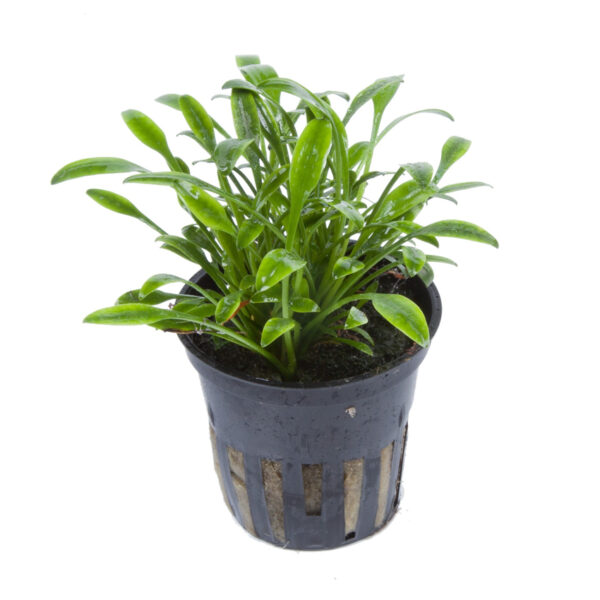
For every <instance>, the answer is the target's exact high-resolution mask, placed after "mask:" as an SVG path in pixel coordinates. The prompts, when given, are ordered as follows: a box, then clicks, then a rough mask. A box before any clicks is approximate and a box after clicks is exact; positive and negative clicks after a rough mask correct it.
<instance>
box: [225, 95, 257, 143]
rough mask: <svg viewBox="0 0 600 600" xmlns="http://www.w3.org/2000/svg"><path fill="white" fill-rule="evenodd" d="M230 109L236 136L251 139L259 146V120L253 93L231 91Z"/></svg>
mask: <svg viewBox="0 0 600 600" xmlns="http://www.w3.org/2000/svg"><path fill="white" fill-rule="evenodd" d="M231 111H232V113H233V122H234V125H235V131H236V133H237V136H238V138H240V139H241V140H247V139H249V140H253V141H254V142H256V144H257V146H260V133H261V130H260V120H259V118H258V109H257V108H256V101H255V99H254V93H253V92H248V91H245V90H239V89H234V90H233V91H232V92H231Z"/></svg>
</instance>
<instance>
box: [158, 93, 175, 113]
mask: <svg viewBox="0 0 600 600" xmlns="http://www.w3.org/2000/svg"><path fill="white" fill-rule="evenodd" d="M179 98H181V96H180V95H179V94H164V95H163V96H159V97H158V98H156V99H155V101H156V102H160V103H161V104H164V105H165V106H169V107H171V108H174V109H175V110H181V107H180V106H179Z"/></svg>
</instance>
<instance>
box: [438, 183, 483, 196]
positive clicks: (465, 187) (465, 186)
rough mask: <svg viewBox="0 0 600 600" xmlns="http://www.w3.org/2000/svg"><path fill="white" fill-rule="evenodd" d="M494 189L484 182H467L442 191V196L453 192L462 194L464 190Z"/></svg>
mask: <svg viewBox="0 0 600 600" xmlns="http://www.w3.org/2000/svg"><path fill="white" fill-rule="evenodd" d="M484 186H485V187H492V186H491V185H490V184H489V183H483V181H466V182H465V183H453V184H452V185H447V186H445V187H443V188H441V189H440V193H441V194H451V193H452V192H460V191H462V190H470V189H472V188H477V187H484Z"/></svg>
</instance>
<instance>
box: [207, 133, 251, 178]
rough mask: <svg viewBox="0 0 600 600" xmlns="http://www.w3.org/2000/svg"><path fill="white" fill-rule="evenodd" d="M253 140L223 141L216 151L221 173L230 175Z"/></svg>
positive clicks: (216, 160) (216, 159)
mask: <svg viewBox="0 0 600 600" xmlns="http://www.w3.org/2000/svg"><path fill="white" fill-rule="evenodd" d="M251 143H252V140H238V139H231V140H223V141H222V142H220V143H219V145H218V146H217V148H216V150H215V162H216V163H217V168H218V169H219V171H223V173H225V174H226V175H229V173H231V171H233V168H234V167H235V164H236V163H237V161H238V160H239V159H240V157H241V156H242V155H243V154H244V152H245V151H246V148H248V146H249V145H250V144H251Z"/></svg>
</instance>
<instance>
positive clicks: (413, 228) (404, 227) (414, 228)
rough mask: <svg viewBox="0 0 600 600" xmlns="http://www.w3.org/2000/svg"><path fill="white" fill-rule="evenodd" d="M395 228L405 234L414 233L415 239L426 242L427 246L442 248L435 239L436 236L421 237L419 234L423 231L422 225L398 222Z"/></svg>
mask: <svg viewBox="0 0 600 600" xmlns="http://www.w3.org/2000/svg"><path fill="white" fill-rule="evenodd" d="M394 226H395V227H396V229H398V230H400V231H402V232H404V233H411V234H412V233H414V234H415V235H414V236H411V237H414V238H415V239H417V240H421V241H422V242H426V243H427V244H431V245H432V246H435V247H436V248H439V247H440V244H439V242H438V241H437V240H436V239H435V237H434V236H432V235H427V234H425V235H419V234H418V233H417V232H419V231H421V229H423V226H422V225H418V224H417V223H413V222H411V221H397V222H396V223H395V224H394Z"/></svg>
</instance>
